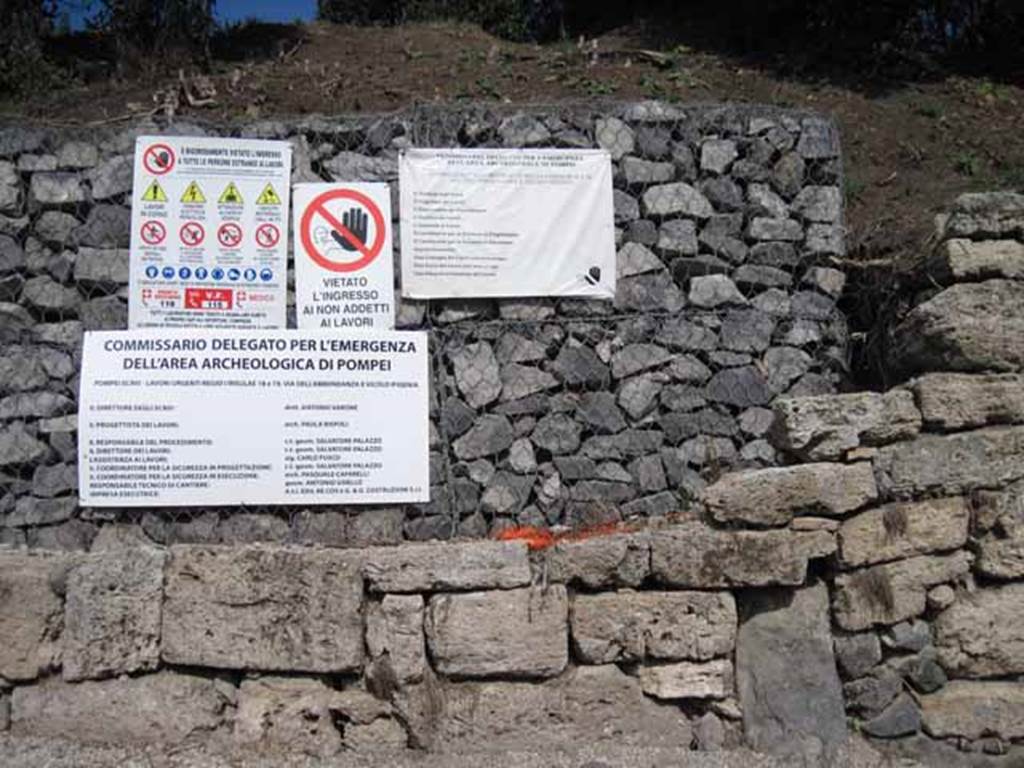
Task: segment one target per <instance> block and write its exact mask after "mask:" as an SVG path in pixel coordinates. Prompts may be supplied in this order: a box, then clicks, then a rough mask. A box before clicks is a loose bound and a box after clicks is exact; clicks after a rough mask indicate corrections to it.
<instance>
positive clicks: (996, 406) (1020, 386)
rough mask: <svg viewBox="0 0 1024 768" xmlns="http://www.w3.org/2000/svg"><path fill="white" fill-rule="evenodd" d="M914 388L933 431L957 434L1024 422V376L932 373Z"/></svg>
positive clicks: (912, 386)
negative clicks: (954, 432)
mask: <svg viewBox="0 0 1024 768" xmlns="http://www.w3.org/2000/svg"><path fill="white" fill-rule="evenodd" d="M910 388H911V390H913V392H914V395H915V396H916V397H917V402H918V405H919V406H920V408H921V415H922V416H923V417H924V423H925V424H927V425H928V426H929V427H938V428H939V429H943V430H954V429H964V428H967V427H983V426H985V425H988V424H1019V423H1021V422H1024V376H1018V375H1014V374H989V375H984V374H975V375H971V374H964V373H930V374H927V375H925V376H922V377H921V378H919V379H916V380H915V381H913V382H911V384H910Z"/></svg>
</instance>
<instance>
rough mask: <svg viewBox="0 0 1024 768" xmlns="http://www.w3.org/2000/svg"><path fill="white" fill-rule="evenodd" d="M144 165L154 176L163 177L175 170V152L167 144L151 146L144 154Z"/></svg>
mask: <svg viewBox="0 0 1024 768" xmlns="http://www.w3.org/2000/svg"><path fill="white" fill-rule="evenodd" d="M142 165H143V166H144V167H145V169H146V170H147V171H149V172H150V173H152V174H153V175H154V176H162V175H163V174H165V173H167V172H169V171H170V170H171V169H172V168H174V150H173V149H171V148H170V147H169V146H168V145H167V144H150V145H149V146H148V147H146V151H145V152H143V153H142Z"/></svg>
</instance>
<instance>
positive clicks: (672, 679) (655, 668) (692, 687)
mask: <svg viewBox="0 0 1024 768" xmlns="http://www.w3.org/2000/svg"><path fill="white" fill-rule="evenodd" d="M638 676H639V678H640V687H641V688H642V689H643V691H644V693H646V694H647V695H648V696H653V697H654V698H656V699H663V700H664V699H668V700H673V699H725V698H728V697H729V696H731V695H732V692H733V669H732V662H731V661H729V660H728V659H712V660H711V661H705V662H692V661H679V662H675V663H673V664H645V665H641V666H640V667H639V668H638Z"/></svg>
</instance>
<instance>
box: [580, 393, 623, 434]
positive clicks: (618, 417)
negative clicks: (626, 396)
mask: <svg viewBox="0 0 1024 768" xmlns="http://www.w3.org/2000/svg"><path fill="white" fill-rule="evenodd" d="M577 414H578V415H579V417H580V418H581V419H582V420H583V421H584V423H586V424H587V425H588V426H589V427H590V428H591V429H592V430H593V431H594V432H596V433H598V434H615V433H616V432H621V431H622V430H623V429H625V428H626V426H627V425H626V420H625V418H623V416H622V412H621V411H620V410H619V407H618V406H617V405H616V403H615V395H613V394H612V393H611V392H585V393H584V394H583V395H582V396H581V397H580V404H579V408H578V409H577Z"/></svg>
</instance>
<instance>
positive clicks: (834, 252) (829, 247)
mask: <svg viewBox="0 0 1024 768" xmlns="http://www.w3.org/2000/svg"><path fill="white" fill-rule="evenodd" d="M804 248H805V249H806V250H807V251H808V252H809V253H811V254H815V255H820V256H845V255H846V244H845V242H844V239H843V229H842V228H841V227H838V226H835V225H832V224H811V225H809V226H808V227H807V238H806V239H805V240H804Z"/></svg>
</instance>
